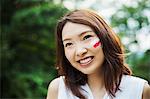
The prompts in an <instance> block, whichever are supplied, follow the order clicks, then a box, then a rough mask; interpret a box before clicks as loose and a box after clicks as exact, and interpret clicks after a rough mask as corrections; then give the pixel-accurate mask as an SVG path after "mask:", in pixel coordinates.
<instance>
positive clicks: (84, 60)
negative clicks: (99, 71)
mask: <svg viewBox="0 0 150 99" xmlns="http://www.w3.org/2000/svg"><path fill="white" fill-rule="evenodd" d="M90 60H92V58H91V57H88V58H86V59H83V60H80V63H81V64H85V63H87V62H89V61H90Z"/></svg>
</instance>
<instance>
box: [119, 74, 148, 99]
mask: <svg viewBox="0 0 150 99" xmlns="http://www.w3.org/2000/svg"><path fill="white" fill-rule="evenodd" d="M120 89H121V90H122V92H120V94H121V96H124V95H126V94H129V96H128V97H130V98H131V99H141V98H142V97H143V99H147V98H145V97H147V96H148V94H149V88H148V82H147V81H146V80H144V79H142V78H140V77H135V76H130V75H123V77H122V80H121V84H120ZM135 90H136V91H135Z"/></svg>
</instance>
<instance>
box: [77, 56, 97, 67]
mask: <svg viewBox="0 0 150 99" xmlns="http://www.w3.org/2000/svg"><path fill="white" fill-rule="evenodd" d="M93 58H94V56H89V57H86V58H84V59H81V60H79V61H77V62H78V63H79V64H80V65H81V66H87V65H89V64H90V63H91V62H92V61H93Z"/></svg>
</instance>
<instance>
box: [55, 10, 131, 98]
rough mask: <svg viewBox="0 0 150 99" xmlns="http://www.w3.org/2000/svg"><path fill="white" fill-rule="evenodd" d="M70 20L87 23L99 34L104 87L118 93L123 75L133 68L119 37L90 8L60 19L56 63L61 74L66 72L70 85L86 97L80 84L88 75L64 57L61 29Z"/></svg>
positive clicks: (68, 85) (67, 84)
mask: <svg viewBox="0 0 150 99" xmlns="http://www.w3.org/2000/svg"><path fill="white" fill-rule="evenodd" d="M67 22H73V23H78V24H84V25H87V26H89V27H91V28H92V29H93V31H94V32H95V33H96V34H97V36H98V37H99V39H100V42H101V44H102V50H103V52H104V63H103V65H102V72H103V75H104V84H105V88H106V91H107V92H108V93H109V94H110V96H113V97H115V93H116V92H117V91H118V90H120V89H119V85H120V82H121V78H122V75H123V74H124V75H131V70H130V69H129V68H128V65H127V64H125V59H124V49H123V45H122V43H121V41H120V39H119V37H118V36H117V35H116V34H115V33H114V32H113V30H112V29H111V28H110V27H109V26H108V25H107V24H106V22H105V21H104V20H103V19H102V18H101V17H100V16H99V15H98V14H96V13H95V12H93V11H90V10H74V11H72V12H69V13H68V14H66V15H65V16H64V17H63V18H62V19H61V20H59V22H58V24H57V27H56V42H57V50H56V53H57V56H56V66H57V67H58V68H59V70H58V72H59V75H63V76H65V84H66V86H67V88H68V89H69V90H71V92H72V93H73V94H74V95H75V96H77V97H79V98H81V99H85V98H86V97H85V96H84V95H83V94H82V93H81V92H80V89H81V88H80V86H81V85H85V84H86V83H87V75H86V74H83V73H82V72H80V71H78V70H77V69H75V68H74V67H73V66H72V65H71V64H70V62H69V61H68V60H67V58H66V57H65V53H64V47H63V42H62V30H63V27H64V25H65V24H66V23H67Z"/></svg>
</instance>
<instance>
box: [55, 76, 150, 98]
mask: <svg viewBox="0 0 150 99" xmlns="http://www.w3.org/2000/svg"><path fill="white" fill-rule="evenodd" d="M144 83H148V82H147V81H146V80H144V79H141V78H138V77H133V76H129V75H123V77H122V80H121V83H120V87H119V88H120V90H121V91H117V92H116V97H115V98H113V99H142V92H143V88H144ZM81 87H82V88H83V89H84V90H86V91H83V90H81V92H82V94H84V95H85V96H86V97H87V99H94V97H93V95H92V92H91V89H90V88H89V86H88V84H85V85H84V86H81ZM58 99H79V98H78V97H76V96H74V95H73V94H72V92H71V91H70V90H69V89H67V88H66V86H65V83H64V77H63V76H60V77H59V88H58ZM103 99H111V98H110V97H109V95H108V94H107V93H106V94H105V95H104V97H103Z"/></svg>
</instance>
